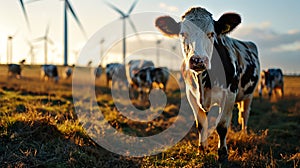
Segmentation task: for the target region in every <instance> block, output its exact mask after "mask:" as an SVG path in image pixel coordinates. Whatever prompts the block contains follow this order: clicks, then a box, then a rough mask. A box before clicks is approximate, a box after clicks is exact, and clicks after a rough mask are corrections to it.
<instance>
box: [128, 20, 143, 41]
mask: <svg viewBox="0 0 300 168" xmlns="http://www.w3.org/2000/svg"><path fill="white" fill-rule="evenodd" d="M128 21H129V24H130V26H131V28H132V29H133V31H134V32H135V33H136V37H137V39H138V40H139V41H142V40H141V39H140V36H139V33H138V31H137V29H136V27H135V25H134V23H133V21H132V20H131V19H130V17H128Z"/></svg>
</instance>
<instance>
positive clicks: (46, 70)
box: [41, 65, 59, 83]
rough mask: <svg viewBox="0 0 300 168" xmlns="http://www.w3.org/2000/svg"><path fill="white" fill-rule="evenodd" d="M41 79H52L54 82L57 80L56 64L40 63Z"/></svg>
mask: <svg viewBox="0 0 300 168" xmlns="http://www.w3.org/2000/svg"><path fill="white" fill-rule="evenodd" d="M41 79H42V80H44V81H48V80H49V79H52V80H53V81H54V82H55V83H57V82H58V80H59V75H58V71H57V66H56V65H42V67H41Z"/></svg>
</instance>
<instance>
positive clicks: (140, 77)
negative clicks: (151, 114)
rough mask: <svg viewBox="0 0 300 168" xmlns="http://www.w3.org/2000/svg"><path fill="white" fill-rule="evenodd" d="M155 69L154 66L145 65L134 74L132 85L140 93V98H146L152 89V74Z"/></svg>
mask: <svg viewBox="0 0 300 168" xmlns="http://www.w3.org/2000/svg"><path fill="white" fill-rule="evenodd" d="M153 70H154V67H152V66H150V67H144V68H142V69H140V70H139V71H138V72H137V73H135V74H134V76H133V78H132V87H133V88H135V90H137V91H138V93H139V96H138V97H139V99H140V100H143V101H144V100H146V98H147V95H149V93H150V91H151V89H152V82H153V80H152V76H151V72H152V71H153Z"/></svg>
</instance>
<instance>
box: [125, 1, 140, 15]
mask: <svg viewBox="0 0 300 168" xmlns="http://www.w3.org/2000/svg"><path fill="white" fill-rule="evenodd" d="M137 3H138V0H135V1H134V2H133V4H132V5H131V7H130V9H129V10H128V13H127V15H130V13H131V12H132V11H133V9H134V8H135V6H136V4H137Z"/></svg>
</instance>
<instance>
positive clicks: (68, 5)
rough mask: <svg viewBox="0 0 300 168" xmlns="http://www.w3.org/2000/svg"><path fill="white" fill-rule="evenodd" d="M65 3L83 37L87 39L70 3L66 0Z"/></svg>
mask: <svg viewBox="0 0 300 168" xmlns="http://www.w3.org/2000/svg"><path fill="white" fill-rule="evenodd" d="M65 1H66V4H67V7H68V9H69V10H70V12H71V13H72V15H73V17H74V19H75V20H76V22H77V24H78V26H79V28H80V29H81V32H82V33H83V35H84V37H85V38H87V35H86V32H85V30H84V28H83V26H82V24H81V22H80V20H79V19H78V17H77V15H76V13H75V11H74V9H73V8H72V6H71V4H70V2H69V1H68V0H65Z"/></svg>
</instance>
